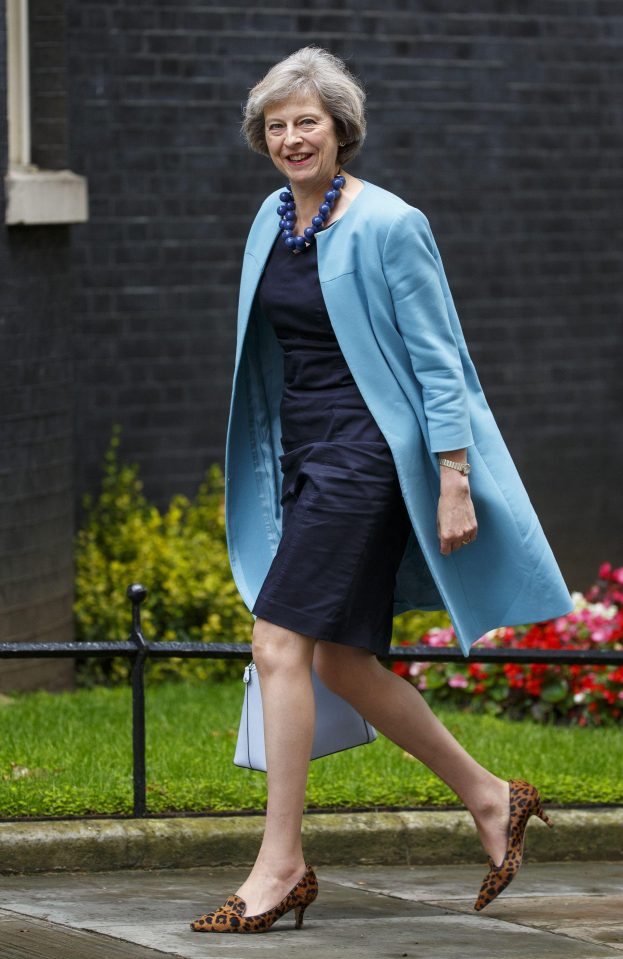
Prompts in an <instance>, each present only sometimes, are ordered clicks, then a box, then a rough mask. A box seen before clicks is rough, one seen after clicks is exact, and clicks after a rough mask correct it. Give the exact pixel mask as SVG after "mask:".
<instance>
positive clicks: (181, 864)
mask: <svg viewBox="0 0 623 959" xmlns="http://www.w3.org/2000/svg"><path fill="white" fill-rule="evenodd" d="M551 817H552V819H553V820H554V823H555V826H554V828H553V829H549V828H547V827H546V825H545V824H544V823H542V822H540V821H537V820H536V817H533V818H531V819H530V822H529V825H528V830H527V834H526V835H527V836H528V839H527V841H526V850H525V854H524V855H525V861H526V862H529V861H532V862H547V861H552V860H555V861H561V860H577V861H588V860H592V861H593V862H594V861H603V860H610V861H614V860H622V859H623V807H617V808H600V809H597V810H593V809H591V810H586V809H552V810H551ZM263 828H264V817H263V816H223V817H220V816H219V817H211V818H210V817H206V818H188V819H183V818H174V819H91V820H60V821H59V820H56V821H54V822H49V821H46V822H16V823H11V822H5V823H0V873H4V874H7V873H8V874H11V873H35V872H51V871H62V872H69V871H76V870H82V871H88V872H99V871H104V870H109V869H170V868H186V869H187V868H190V867H193V866H225V865H227V866H231V865H236V866H237V865H244V866H247V865H251V864H252V863H253V862H254V860H255V857H256V855H257V851H258V848H259V845H260V841H261V837H262V832H263ZM303 847H304V850H305V857H306V859H307V860H308V861H309V862H312V863H314V864H316V865H349V864H354V863H360V864H371V863H376V864H382V865H444V864H448V865H450V864H453V863H479V864H481V865H482V863H483V861H484V860H485V858H486V857H485V856H484V854H483V850H482V847H481V845H480V842H479V840H478V836H477V834H476V830H475V828H474V823H473V820H472V818H471V816H470V814H469V813H468V812H466V811H464V810H456V811H453V810H438V811H404V812H378V813H376V812H364V813H360V812H358V813H348V812H346V813H313V814H309V815H306V816H304V817H303Z"/></svg>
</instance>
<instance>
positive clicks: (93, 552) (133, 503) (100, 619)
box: [74, 427, 253, 684]
mask: <svg viewBox="0 0 623 959" xmlns="http://www.w3.org/2000/svg"><path fill="white" fill-rule="evenodd" d="M119 435H120V430H119V428H118V427H116V428H115V429H114V430H113V436H112V440H111V444H110V447H109V449H108V451H107V453H106V456H105V461H104V470H103V477H102V487H101V492H100V494H99V497H98V498H97V500H96V501H93V499H92V498H91V497H88V496H87V497H85V522H84V525H83V528H82V529H81V530H80V531H79V532H78V535H77V538H76V601H75V606H74V611H75V618H76V638H77V639H78V640H83V641H102V640H110V641H116V640H126V639H127V638H128V634H129V626H130V604H129V601H128V599H127V597H126V588H127V586H128V584H129V583H132V582H141V583H143V584H144V585H145V586H146V588H147V590H148V598H147V600H146V601H145V602H144V603H143V606H142V610H141V613H142V623H143V632H144V634H145V638H146V639H147V640H148V641H155V640H166V641H175V640H177V641H188V640H196V641H201V642H205V643H210V642H228V643H249V642H250V641H251V631H252V626H253V617H252V615H251V613H250V612H249V611H248V610H247V608H246V606H245V605H244V603H243V601H242V599H241V597H240V595H239V593H238V590H237V589H236V585H235V583H234V580H233V578H232V575H231V570H230V566H229V559H228V555H227V543H226V539H225V516H224V478H223V473H222V470H221V468H220V467H219V466H218V465H212V466H211V467H210V468H209V469H208V471H207V474H206V477H205V479H204V481H203V483H202V484H201V486H200V487H199V490H198V492H197V495H196V497H195V500H194V501H192V502H191V501H190V500H189V499H188V498H187V497H185V496H174V497H173V499H172V500H171V502H170V504H169V506H168V509H167V510H166V511H165V512H163V513H161V512H159V510H158V509H157V508H156V507H155V506H153V505H152V504H150V503H149V502H148V501H147V499H146V498H145V496H144V494H143V491H142V483H141V481H140V479H139V476H138V468H137V466H135V465H127V464H121V463H120V462H119V457H118V449H119ZM129 668H130V663H129V660H127V659H126V658H114V659H112V660H110V661H104V662H102V661H100V660H96V659H89V661H88V662H84V663H81V664H80V668H79V675H80V680H81V682H82V684H88V683H92V682H97V681H102V680H106V681H108V682H110V683H115V682H122V681H125V680H126V678H127V676H128V673H129ZM241 669H242V665H241V663H240V661H239V660H230V661H227V660H219V661H210V662H208V661H207V660H200V659H181V658H174V659H164V660H150V659H148V661H147V666H146V673H147V675H149V676H150V678H151V679H152V680H153V679H164V678H165V677H169V676H172V675H175V676H178V677H180V678H183V677H187V676H191V675H192V676H195V677H196V678H198V679H204V678H205V677H206V676H207V674H208V670H209V673H210V675H212V676H213V675H215V672H217V673H218V672H220V673H221V674H223V675H230V676H238V675H239V674H240V672H241Z"/></svg>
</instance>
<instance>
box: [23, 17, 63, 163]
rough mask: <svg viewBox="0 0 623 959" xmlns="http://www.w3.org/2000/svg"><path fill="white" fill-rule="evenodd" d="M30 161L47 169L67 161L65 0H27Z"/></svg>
mask: <svg viewBox="0 0 623 959" xmlns="http://www.w3.org/2000/svg"><path fill="white" fill-rule="evenodd" d="M29 14H30V16H29V20H30V24H29V26H30V63H31V71H30V101H31V125H32V144H33V149H32V162H33V163H36V164H37V166H40V167H43V168H45V169H48V170H60V169H63V167H65V165H66V163H67V74H66V70H67V64H66V57H65V37H66V33H67V30H66V22H65V0H29Z"/></svg>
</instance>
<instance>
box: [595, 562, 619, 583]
mask: <svg viewBox="0 0 623 959" xmlns="http://www.w3.org/2000/svg"><path fill="white" fill-rule="evenodd" d="M611 572H612V564H611V563H602V564H601V566H600V567H599V573H598V574H597V575H598V576H599V578H600V579H610V573H611ZM617 572H618V570H617Z"/></svg>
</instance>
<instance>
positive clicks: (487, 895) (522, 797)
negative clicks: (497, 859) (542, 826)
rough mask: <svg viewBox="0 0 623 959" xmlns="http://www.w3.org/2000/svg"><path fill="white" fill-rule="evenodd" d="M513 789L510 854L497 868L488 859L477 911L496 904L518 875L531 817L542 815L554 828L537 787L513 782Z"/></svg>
mask: <svg viewBox="0 0 623 959" xmlns="http://www.w3.org/2000/svg"><path fill="white" fill-rule="evenodd" d="M509 786H510V789H509V806H510V819H509V824H508V840H507V845H506V852H505V853H504V858H503V859H502V862H501V863H500V865H499V866H496V864H495V863H494V861H493V859H492V858H491V856H487V859H488V862H489V872H488V873H487V875H486V876H485V878H484V879H483V881H482V885H481V887H480V892H479V893H478V897H477V899H476V902H475V903H474V909H476V910H477V911H480V910H482V909H484V908H485V906H488V905H489V903H490V902H493V900H494V899H495V898H496V896H499V894H500V893H501V892H502V891H503V890H504V889H506V887H507V886H508V884H509V883H510V882H511V881H512V880H513V878H514V877H515V875H516V874H517V872H518V870H519V867H520V866H521V862H522V858H523V846H524V838H525V831H526V826H527V825H528V820H529V819H530V816H538V817H539V819H542V820H543V822H544V823H547V825H548V826H553V825H554V823H553V822H552V820H551V819H550V818H549V816H548V815H547V813H546V812H545V810H544V809H543V805H542V802H541V797H540V796H539V792H538V789H537V788H536V786H533V785H532V783H529V782H526V780H525V779H509Z"/></svg>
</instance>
